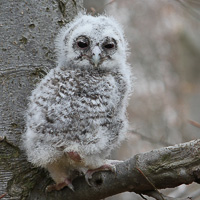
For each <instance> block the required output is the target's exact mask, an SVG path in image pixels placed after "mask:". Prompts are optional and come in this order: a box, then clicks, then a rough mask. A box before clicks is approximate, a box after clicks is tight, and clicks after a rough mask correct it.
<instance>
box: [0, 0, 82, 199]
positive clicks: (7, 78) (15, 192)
mask: <svg viewBox="0 0 200 200" xmlns="http://www.w3.org/2000/svg"><path fill="white" fill-rule="evenodd" d="M81 6H82V0H49V1H45V0H37V1H35V0H29V1H25V0H24V1H21V0H14V1H11V0H1V1H0V35H1V37H0V136H1V137H3V136H6V138H7V140H8V141H9V142H10V143H6V142H5V140H3V141H2V142H1V143H0V197H1V195H3V194H4V193H8V194H7V195H6V196H5V197H3V199H11V198H12V199H27V196H28V194H29V192H30V188H32V187H33V186H34V184H35V181H37V178H38V177H40V174H38V173H37V172H39V171H40V170H39V169H34V170H32V167H31V165H30V164H29V163H27V162H26V159H25V156H24V154H22V153H21V151H20V148H21V142H20V137H21V133H22V132H23V129H24V114H25V110H26V107H27V98H28V96H29V95H30V93H31V90H32V89H33V88H34V87H35V85H36V83H37V82H38V81H39V79H41V78H42V77H43V76H44V75H45V74H46V71H48V70H50V69H51V68H54V67H55V66H56V63H55V60H56V59H55V54H54V38H55V35H56V34H57V32H58V31H59V29H60V28H61V27H62V25H64V24H66V23H68V22H69V21H71V20H72V18H73V17H74V16H75V15H76V14H77V13H78V12H79V10H80V8H81ZM12 144H14V145H12ZM41 186H42V185H41ZM39 199H42V198H39Z"/></svg>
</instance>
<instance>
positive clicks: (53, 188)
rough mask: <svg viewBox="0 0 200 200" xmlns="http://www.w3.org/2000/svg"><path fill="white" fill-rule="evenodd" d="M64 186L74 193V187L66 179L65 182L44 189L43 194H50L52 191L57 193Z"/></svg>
mask: <svg viewBox="0 0 200 200" xmlns="http://www.w3.org/2000/svg"><path fill="white" fill-rule="evenodd" d="M66 186H67V187H68V188H69V189H71V190H72V191H73V192H74V186H73V185H72V183H71V181H69V180H68V179H65V181H64V182H62V183H58V184H53V185H48V186H47V187H46V190H45V192H52V191H54V190H57V191H59V190H61V189H63V188H64V187H66Z"/></svg>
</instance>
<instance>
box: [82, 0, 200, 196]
mask: <svg viewBox="0 0 200 200" xmlns="http://www.w3.org/2000/svg"><path fill="white" fill-rule="evenodd" d="M106 4H107V5H106ZM105 5H106V6H105ZM84 7H85V8H86V9H87V11H88V12H90V13H92V12H96V13H104V12H105V11H106V13H107V14H109V15H111V16H114V18H116V19H117V21H119V22H120V23H121V24H122V25H123V27H124V30H125V35H126V37H127V40H128V42H129V47H130V53H131V54H130V56H129V62H130V64H131V66H132V71H133V75H134V77H135V78H134V80H133V82H134V92H133V95H132V97H131V99H130V103H129V107H128V117H129V121H130V131H129V132H128V140H127V141H126V142H124V143H123V144H122V146H121V147H120V148H119V149H118V150H117V151H115V152H114V153H113V155H112V158H113V159H121V160H126V159H128V158H130V157H132V156H133V155H134V154H137V153H140V152H145V151H150V150H152V149H155V148H160V147H163V146H169V145H174V144H178V143H182V142H186V141H190V140H193V139H196V138H199V137H200V128H198V127H195V126H194V125H192V124H191V123H189V121H188V120H193V121H197V122H199V123H200V1H199V0H183V1H179V0H165V1H164V0H115V1H111V0H108V1H106V0H100V1H96V0H84ZM180 159H181V158H180ZM162 192H163V193H166V194H168V195H169V196H172V197H175V198H178V197H187V196H190V197H191V196H193V197H194V198H193V200H199V199H200V189H199V185H197V184H191V185H189V186H185V185H182V186H179V187H178V188H175V189H167V190H164V191H162ZM133 199H134V200H141V199H142V198H141V197H140V196H139V195H136V194H134V193H128V192H127V193H124V194H119V195H116V196H114V197H110V198H108V200H133ZM148 199H151V198H148Z"/></svg>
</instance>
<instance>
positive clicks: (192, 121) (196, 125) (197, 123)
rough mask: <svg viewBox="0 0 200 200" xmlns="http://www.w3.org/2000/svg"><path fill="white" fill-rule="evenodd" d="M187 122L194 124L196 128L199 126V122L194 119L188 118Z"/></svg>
mask: <svg viewBox="0 0 200 200" xmlns="http://www.w3.org/2000/svg"><path fill="white" fill-rule="evenodd" d="M188 122H189V123H190V124H191V125H193V126H195V127H197V128H200V123H199V122H196V121H194V120H190V119H188Z"/></svg>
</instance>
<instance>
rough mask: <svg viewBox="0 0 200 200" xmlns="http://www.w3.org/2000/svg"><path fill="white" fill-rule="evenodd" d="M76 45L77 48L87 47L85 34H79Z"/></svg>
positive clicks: (87, 42)
mask: <svg viewBox="0 0 200 200" xmlns="http://www.w3.org/2000/svg"><path fill="white" fill-rule="evenodd" d="M76 45H77V47H78V48H79V49H87V48H88V47H89V45H90V42H89V39H88V38H87V37H86V36H80V37H78V38H77V39H76Z"/></svg>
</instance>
